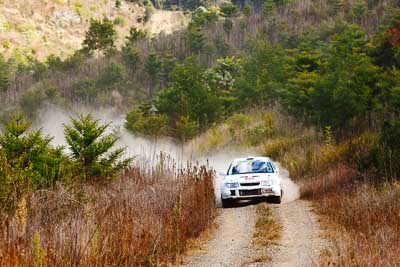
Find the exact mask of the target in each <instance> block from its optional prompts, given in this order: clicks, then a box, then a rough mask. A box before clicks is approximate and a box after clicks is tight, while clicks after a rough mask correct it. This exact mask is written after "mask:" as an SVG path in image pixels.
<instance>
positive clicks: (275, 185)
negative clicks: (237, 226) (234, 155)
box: [221, 157, 282, 208]
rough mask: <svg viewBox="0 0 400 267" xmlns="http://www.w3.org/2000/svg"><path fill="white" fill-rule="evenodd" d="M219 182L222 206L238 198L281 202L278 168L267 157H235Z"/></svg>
mask: <svg viewBox="0 0 400 267" xmlns="http://www.w3.org/2000/svg"><path fill="white" fill-rule="evenodd" d="M223 175H224V176H225V178H224V180H223V182H222V184H221V201H222V206H223V207H224V208H226V207H231V206H232V205H233V204H234V202H235V201H237V200H240V199H253V198H267V197H270V198H272V200H273V201H274V203H278V204H280V203H281V199H282V185H281V178H280V176H279V169H278V168H277V167H275V165H274V163H273V162H272V161H271V160H270V159H269V158H267V157H247V158H238V159H235V160H234V161H233V162H232V163H231V165H230V166H229V169H228V171H227V173H226V174H223Z"/></svg>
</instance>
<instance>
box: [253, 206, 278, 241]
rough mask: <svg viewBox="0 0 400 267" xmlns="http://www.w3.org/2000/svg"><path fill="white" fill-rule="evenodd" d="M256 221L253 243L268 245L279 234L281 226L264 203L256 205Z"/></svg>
mask: <svg viewBox="0 0 400 267" xmlns="http://www.w3.org/2000/svg"><path fill="white" fill-rule="evenodd" d="M256 212H257V221H256V226H255V232H254V235H253V237H254V244H256V245H259V246H268V245H270V244H272V243H273V242H274V241H276V240H277V239H279V237H280V236H281V230H282V226H281V225H280V224H279V222H278V221H277V220H276V218H275V217H274V216H273V214H272V210H271V208H270V207H268V205H267V204H266V203H260V204H258V205H257V211H256Z"/></svg>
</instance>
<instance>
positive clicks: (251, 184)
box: [240, 182, 260, 186]
mask: <svg viewBox="0 0 400 267" xmlns="http://www.w3.org/2000/svg"><path fill="white" fill-rule="evenodd" d="M240 185H241V186H255V185H260V182H257V183H240Z"/></svg>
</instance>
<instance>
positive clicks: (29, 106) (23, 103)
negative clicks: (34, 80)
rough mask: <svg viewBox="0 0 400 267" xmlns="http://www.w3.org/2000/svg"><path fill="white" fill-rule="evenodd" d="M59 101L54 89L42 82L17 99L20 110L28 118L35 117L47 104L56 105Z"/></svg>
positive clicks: (56, 91)
mask: <svg viewBox="0 0 400 267" xmlns="http://www.w3.org/2000/svg"><path fill="white" fill-rule="evenodd" d="M58 100H59V93H58V90H57V88H56V87H54V86H52V85H50V84H48V83H46V82H42V83H39V84H38V85H36V87H35V88H33V89H31V90H29V91H26V92H25V93H24V94H23V95H22V96H21V98H20V99H19V105H20V107H21V110H22V111H23V112H24V113H25V114H27V115H28V116H29V117H33V116H35V115H36V112H37V111H38V110H40V108H42V107H43V105H44V104H45V103H46V102H48V103H56V102H57V101H58Z"/></svg>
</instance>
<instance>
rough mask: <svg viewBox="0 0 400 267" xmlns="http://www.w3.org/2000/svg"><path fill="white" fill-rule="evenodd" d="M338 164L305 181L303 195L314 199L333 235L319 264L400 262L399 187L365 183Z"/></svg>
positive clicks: (357, 174) (348, 169)
mask: <svg viewBox="0 0 400 267" xmlns="http://www.w3.org/2000/svg"><path fill="white" fill-rule="evenodd" d="M362 177H363V175H361V174H360V173H359V172H358V171H357V170H355V169H354V168H352V167H350V166H348V165H343V164H339V165H336V166H334V167H332V168H330V169H329V170H328V171H327V172H325V173H324V174H321V175H320V176H315V177H313V178H309V179H307V181H306V182H304V184H303V185H302V188H301V194H302V197H303V198H307V199H310V200H313V202H314V207H315V210H316V211H317V212H318V213H319V214H322V215H323V218H324V220H323V221H325V223H324V224H325V225H327V226H328V229H330V230H331V231H332V232H333V233H332V234H331V235H330V239H331V241H332V244H333V245H332V246H331V247H330V248H328V249H327V250H326V251H325V252H324V253H323V256H322V262H321V265H322V266H332V265H335V266H336V265H339V266H395V265H397V264H399V263H400V185H399V183H398V182H388V183H383V184H382V183H378V184H370V183H368V182H366V181H364V180H363V179H362Z"/></svg>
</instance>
